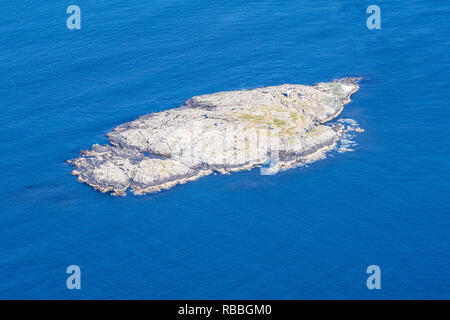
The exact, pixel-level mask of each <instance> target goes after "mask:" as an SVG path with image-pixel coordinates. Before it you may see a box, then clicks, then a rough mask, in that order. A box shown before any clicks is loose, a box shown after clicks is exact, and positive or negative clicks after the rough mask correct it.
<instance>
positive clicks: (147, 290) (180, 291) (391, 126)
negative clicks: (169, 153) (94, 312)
mask: <svg viewBox="0 0 450 320" xmlns="http://www.w3.org/2000/svg"><path fill="white" fill-rule="evenodd" d="M71 4H77V5H79V6H80V8H81V17H82V28H81V30H68V29H67V27H66V19H67V17H68V15H67V14H66V8H67V6H69V5H71ZM371 4H377V5H379V6H380V8H381V19H382V20H381V23H382V25H381V26H382V28H381V30H369V29H368V28H367V27H366V19H367V18H368V16H369V15H368V14H367V13H366V8H367V7H368V6H369V5H371ZM449 16H450V4H449V3H448V2H447V1H425V0H411V1H387V0H377V1H345V2H344V1H324V0H314V1H313V0H304V1H283V2H282V1H276V0H258V1H252V0H249V1H237V0H230V1H200V0H189V1H187V0H164V1H162V0H158V1H137V0H128V1H118V0H108V1H104V0H103V1H101V0H97V1H87V0H77V1H74V3H72V2H67V1H56V0H51V1H50V0H49V1H45V2H44V1H40V2H36V1H30V0H28V1H13V2H11V1H2V2H1V3H0V75H1V76H0V106H1V111H2V113H1V117H0V139H1V151H2V152H1V157H0V172H1V173H0V174H1V180H0V181H1V184H0V188H1V189H0V298H4V299H5V298H8V299H33V298H34V299H35V298H39V299H51V298H56V299H94V298H103V299H116V298H119V299H132V298H143V299H345V298H350V299H396V298H406V299H442V298H447V299H449V298H450V287H449V284H450V232H449V231H450V200H449V199H450V197H449V191H450V190H449V181H448V180H449V176H450V147H449V142H448V138H449V136H450V129H449V123H450V112H449V103H450V91H449V79H450V54H449V50H450V35H449V33H448V30H449V29H450V20H449ZM345 76H362V77H363V80H362V82H361V83H360V85H361V88H360V91H359V92H358V93H357V94H356V95H354V96H353V98H352V100H353V102H352V103H351V104H349V105H348V106H347V107H346V109H345V111H344V112H343V114H342V117H346V118H353V119H355V120H357V121H358V122H359V123H360V125H361V126H362V127H363V128H364V129H365V130H366V132H365V133H364V134H362V135H359V136H358V137H357V142H358V146H357V147H356V148H355V152H350V153H344V154H336V155H332V156H330V157H329V158H327V159H325V160H323V161H319V162H316V163H314V164H313V165H311V166H309V167H308V168H296V169H292V170H288V171H285V172H281V173H279V174H277V175H274V176H261V175H260V174H259V170H252V171H249V172H240V173H235V174H232V175H229V176H220V175H217V176H208V177H204V178H202V179H200V180H197V181H195V182H191V183H188V184H185V185H182V186H177V187H175V188H173V189H171V190H169V191H164V192H161V193H158V194H154V195H145V196H133V195H128V196H127V197H111V196H109V195H107V194H101V193H99V192H96V191H94V190H93V189H92V188H90V187H89V186H87V185H84V184H80V183H78V182H77V181H76V178H75V177H74V176H71V175H70V171H71V167H70V165H68V164H66V163H65V160H67V159H72V158H75V157H77V155H78V152H79V151H80V150H82V149H87V148H90V146H91V145H92V144H94V143H107V141H108V140H107V139H106V138H105V134H106V133H107V132H108V131H109V130H111V129H112V128H114V127H115V126H117V125H119V124H121V123H124V122H127V121H131V120H133V119H135V118H137V117H138V116H141V115H144V114H147V113H150V112H155V111H160V110H164V109H167V108H173V107H177V106H179V105H181V104H182V103H183V102H184V101H185V100H187V99H188V98H190V97H192V96H194V95H198V94H205V93H212V92H217V91H223V90H236V89H245V88H254V87H258V86H267V85H277V84H282V83H298V84H314V83H315V82H319V81H329V80H332V79H335V78H340V77H345ZM72 264H75V265H79V266H80V268H81V270H82V289H81V290H68V289H67V288H66V278H67V277H68V274H66V268H67V266H69V265H72ZM373 264H375V265H379V266H380V268H381V286H382V288H381V290H368V289H367V287H366V279H367V277H368V274H367V273H366V268H367V267H368V266H369V265H373Z"/></svg>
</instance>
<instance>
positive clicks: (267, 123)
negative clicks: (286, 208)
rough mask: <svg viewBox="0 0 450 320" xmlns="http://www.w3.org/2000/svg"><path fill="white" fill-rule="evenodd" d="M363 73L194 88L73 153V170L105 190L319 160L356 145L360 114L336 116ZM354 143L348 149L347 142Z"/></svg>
mask: <svg viewBox="0 0 450 320" xmlns="http://www.w3.org/2000/svg"><path fill="white" fill-rule="evenodd" d="M357 82H358V79H357V78H345V79H340V80H335V81H332V82H328V83H318V84H316V85H314V86H304V85H291V84H284V85H280V86H273V87H264V88H257V89H253V90H241V91H229V92H219V93H214V94H208V95H201V96H196V97H193V98H191V99H189V100H188V101H187V102H186V103H185V104H184V105H183V106H181V107H179V108H175V109H171V110H166V111H162V112H158V113H152V114H148V115H145V116H143V117H140V118H139V119H136V120H134V121H132V122H129V123H125V124H123V125H120V126H118V127H117V128H115V129H114V130H113V131H112V132H110V133H108V135H107V136H108V138H109V140H110V145H103V146H100V145H97V144H95V145H94V146H92V148H91V149H90V150H85V151H82V152H81V157H80V158H77V159H74V160H69V161H68V162H69V163H71V164H73V165H74V166H75V169H74V170H73V171H72V174H74V175H76V176H78V180H79V181H80V182H84V183H87V184H88V185H90V186H92V187H93V188H95V189H96V190H99V191H101V192H111V193H112V194H113V195H125V194H126V190H127V189H129V188H130V189H131V191H132V192H133V193H134V194H145V193H148V192H156V191H160V190H162V189H168V188H170V187H172V186H174V185H176V184H179V183H185V182H187V181H191V180H195V179H198V178H199V177H201V176H204V175H208V174H211V173H213V172H220V173H224V174H225V173H229V172H232V171H239V170H244V169H251V168H253V167H255V166H260V165H262V164H264V163H266V162H267V161H269V160H270V159H271V158H273V155H274V154H276V158H277V159H276V160H277V162H276V164H275V165H274V166H275V167H276V168H289V167H292V166H295V165H299V164H304V163H308V162H311V161H315V160H317V159H320V158H322V157H324V156H325V154H326V152H327V151H329V150H332V149H334V148H336V147H338V145H339V149H338V150H339V151H340V152H344V151H350V146H353V145H355V144H354V142H352V141H351V139H350V135H351V132H352V131H358V132H361V131H363V130H362V129H360V128H359V127H358V125H357V123H356V122H354V120H351V119H347V120H346V121H344V120H342V121H341V120H340V121H338V122H336V123H333V124H330V123H329V121H331V120H333V119H335V118H336V117H337V116H338V115H339V114H340V113H341V111H342V110H343V108H344V106H345V105H346V104H348V103H349V102H350V96H351V95H352V94H353V93H355V92H356V91H358V89H359V86H358V83H357ZM346 149H348V150H346Z"/></svg>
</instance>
